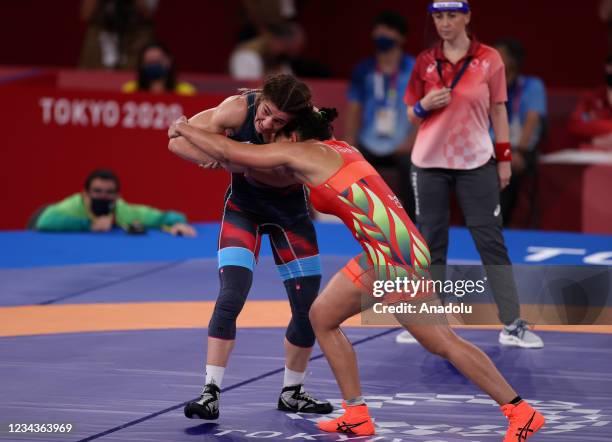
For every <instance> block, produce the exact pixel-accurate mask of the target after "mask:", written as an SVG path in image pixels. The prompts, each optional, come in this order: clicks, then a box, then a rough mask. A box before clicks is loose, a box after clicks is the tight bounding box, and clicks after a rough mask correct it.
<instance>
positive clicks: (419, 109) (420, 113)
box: [412, 100, 429, 119]
mask: <svg viewBox="0 0 612 442" xmlns="http://www.w3.org/2000/svg"><path fill="white" fill-rule="evenodd" d="M412 110H413V111H414V114H415V115H416V116H417V117H419V118H423V119H425V118H427V117H428V116H429V112H427V111H426V110H425V109H423V106H421V101H420V100H419V101H417V103H416V104H415V105H414V107H413V108H412Z"/></svg>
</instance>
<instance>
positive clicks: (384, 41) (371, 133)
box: [346, 11, 416, 219]
mask: <svg viewBox="0 0 612 442" xmlns="http://www.w3.org/2000/svg"><path fill="white" fill-rule="evenodd" d="M407 32H408V25H407V23H406V21H405V20H404V17H402V16H401V15H400V14H398V13H396V12H393V11H385V12H382V13H381V14H379V15H378V16H377V17H376V19H375V20H374V24H373V27H372V43H373V47H374V50H375V52H374V54H373V55H372V56H370V57H368V58H366V59H365V60H363V61H362V62H361V63H359V64H358V65H357V67H355V69H354V70H353V74H352V78H351V83H350V86H349V90H348V109H347V117H346V140H347V143H349V144H351V145H353V146H357V147H358V148H359V150H360V151H361V153H362V154H363V156H364V157H365V159H366V160H367V161H369V162H370V163H371V164H372V166H374V168H375V169H376V170H377V171H378V172H379V173H380V174H381V175H382V176H383V178H387V177H388V176H389V174H388V173H387V172H391V171H394V172H395V175H396V176H397V177H398V178H399V180H398V181H399V182H398V183H397V188H396V189H394V190H395V191H396V193H397V195H398V196H399V197H400V199H401V200H402V202H403V204H404V208H405V209H406V212H408V215H409V216H410V217H411V218H412V219H414V196H413V193H412V187H411V185H410V152H411V150H412V145H413V144H414V139H415V136H416V128H415V126H413V125H412V124H411V123H410V122H409V121H408V119H407V118H406V111H407V107H406V104H405V103H404V101H403V97H404V92H405V91H406V86H407V85H408V80H409V78H410V74H411V73H412V68H413V67H414V63H415V58H414V57H413V56H412V55H408V54H406V53H404V49H403V46H404V42H405V38H406V34H407ZM388 184H389V185H390V186H391V187H392V188H393V187H395V186H394V183H393V182H389V183H388Z"/></svg>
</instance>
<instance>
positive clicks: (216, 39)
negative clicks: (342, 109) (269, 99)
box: [0, 0, 607, 87]
mask: <svg viewBox="0 0 612 442" xmlns="http://www.w3.org/2000/svg"><path fill="white" fill-rule="evenodd" d="M298 3H299V5H300V7H301V20H302V22H303V23H304V25H305V27H306V30H307V32H308V35H309V47H308V50H307V55H308V56H309V57H310V58H313V59H317V60H319V61H321V62H323V63H325V64H327V65H329V66H330V67H331V68H332V70H333V72H334V74H335V75H336V76H338V77H344V78H346V77H347V76H348V74H349V72H350V69H351V67H352V66H353V65H354V64H355V63H356V62H357V61H358V60H359V59H360V58H362V57H364V56H366V55H368V53H369V51H370V48H371V45H370V40H369V32H370V24H371V21H372V18H373V16H374V15H375V14H376V13H377V12H379V11H381V10H383V9H389V8H392V9H396V10H398V11H400V12H402V13H404V14H405V16H406V17H407V19H408V20H409V22H410V24H411V28H412V32H411V34H410V36H409V40H408V42H407V49H408V50H409V51H410V52H412V53H417V52H418V51H419V50H421V49H422V47H423V44H424V27H425V22H426V19H427V17H426V14H425V12H424V11H425V7H426V5H427V3H428V2H427V1H426V0H410V1H407V0H379V1H376V2H373V1H350V0H304V1H300V2H298ZM471 3H472V6H473V8H474V14H473V27H474V31H475V32H476V34H477V35H478V36H479V38H480V39H481V40H483V41H485V42H492V41H494V40H495V39H497V38H500V37H504V36H515V37H518V38H520V39H522V40H523V41H524V42H525V44H526V46H527V49H528V58H527V62H526V66H525V71H526V72H528V73H532V74H536V75H539V76H541V77H543V78H544V79H545V81H546V82H547V84H548V85H549V86H568V87H585V86H593V85H596V84H599V83H601V81H602V80H601V79H602V74H601V71H602V63H603V59H604V57H605V55H606V51H607V48H606V45H607V36H606V27H605V25H603V24H602V23H600V22H599V21H598V19H597V5H598V3H599V1H598V0H584V1H582V2H580V4H579V5H577V4H575V3H571V2H558V1H552V0H538V1H534V0H515V1H512V2H499V1H491V0H486V1H485V0H473V1H472V2H471ZM79 4H80V0H62V1H61V2H51V1H40V0H19V1H3V2H0V17H2V19H3V20H2V26H0V41H3V42H10V44H2V45H0V63H1V64H26V65H51V66H74V65H75V64H76V63H77V60H78V55H79V51H80V44H81V41H82V37H83V32H84V25H83V24H82V23H80V21H79V15H78V12H79ZM239 12H240V2H239V0H224V1H212V0H180V1H169V0H160V7H159V9H158V12H157V23H158V28H157V29H158V34H159V36H160V37H161V38H162V39H163V40H165V41H167V42H168V44H169V45H170V47H171V48H172V49H173V50H174V51H175V53H176V57H177V61H178V63H179V67H181V68H182V69H183V70H185V71H193V72H210V73H222V72H225V69H226V64H227V57H228V54H229V53H230V51H231V50H232V47H233V46H234V44H235V36H236V33H237V31H238V28H239V22H240V20H239Z"/></svg>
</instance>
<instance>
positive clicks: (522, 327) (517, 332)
mask: <svg viewBox="0 0 612 442" xmlns="http://www.w3.org/2000/svg"><path fill="white" fill-rule="evenodd" d="M529 326H533V324H530V323H528V322H527V321H525V320H524V319H519V320H518V321H516V328H515V329H514V330H512V331H510V332H508V333H509V334H511V335H514V336H517V337H518V338H520V339H523V336H524V335H525V331H526V330H527V329H528V327H529Z"/></svg>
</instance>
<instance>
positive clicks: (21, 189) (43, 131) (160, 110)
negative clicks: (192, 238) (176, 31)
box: [0, 85, 229, 229]
mask: <svg viewBox="0 0 612 442" xmlns="http://www.w3.org/2000/svg"><path fill="white" fill-rule="evenodd" d="M221 99H222V97H214V96H199V97H193V98H177V97H173V96H171V95H168V96H163V97H161V96H152V95H146V94H134V95H127V94H120V93H116V92H89V91H73V90H61V89H57V88H55V87H48V86H23V85H21V86H17V85H11V86H1V87H0V102H2V103H3V105H2V106H1V107H0V129H1V131H2V133H3V150H2V153H3V168H2V171H1V172H0V201H2V207H3V209H2V217H0V229H22V228H25V226H26V222H27V220H28V218H29V217H30V215H31V214H32V213H33V212H34V211H35V210H36V209H37V208H38V207H40V206H41V205H44V204H48V203H51V202H55V201H58V200H60V199H62V198H63V197H65V196H68V195H69V194H72V193H75V192H78V191H80V190H81V189H82V188H83V183H84V180H85V177H86V176H87V174H88V173H90V172H91V171H92V170H93V169H96V168H101V167H105V168H110V169H113V170H114V171H115V172H116V173H117V174H118V175H119V178H120V179H121V182H122V187H123V190H122V196H123V197H124V198H125V199H126V200H127V201H130V202H136V203H143V204H150V205H153V206H156V207H159V208H163V209H175V210H180V211H183V212H185V213H186V214H187V215H188V216H189V218H190V219H191V220H200V221H202V220H218V219H219V218H220V215H221V209H220V208H221V207H222V202H223V195H224V192H225V189H226V188H227V184H228V182H229V179H228V178H229V176H228V174H227V173H225V172H218V171H204V170H203V169H200V168H198V167H197V166H195V165H193V164H190V163H188V162H186V161H183V160H181V159H179V158H178V157H176V156H175V155H173V154H172V153H170V152H169V151H168V148H167V144H168V142H167V135H166V131H167V127H168V122H169V120H170V119H171V118H172V117H171V113H170V112H168V110H169V109H171V107H170V106H177V105H178V106H180V107H181V109H180V110H178V113H179V114H180V113H184V114H187V115H193V114H194V113H196V112H199V111H200V110H202V109H205V108H209V107H213V106H215V105H216V104H218V103H219V102H220V101H221ZM69 104H70V106H68V105H69ZM94 108H95V109H97V110H96V111H94V110H92V109H94ZM147 108H148V109H149V110H150V111H147V110H146V109H147ZM68 109H70V111H69V112H68V113H67V110H68Z"/></svg>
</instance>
